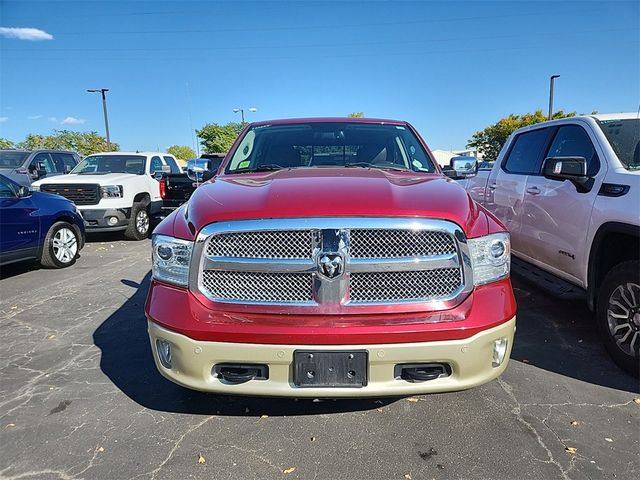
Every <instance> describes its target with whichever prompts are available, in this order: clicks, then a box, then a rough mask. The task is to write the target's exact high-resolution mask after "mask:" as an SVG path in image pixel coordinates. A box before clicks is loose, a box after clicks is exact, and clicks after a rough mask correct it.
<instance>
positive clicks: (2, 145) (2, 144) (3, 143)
mask: <svg viewBox="0 0 640 480" xmlns="http://www.w3.org/2000/svg"><path fill="white" fill-rule="evenodd" d="M15 146H16V145H15V144H14V143H13V142H12V141H11V140H7V139H6V138H0V149H7V148H15Z"/></svg>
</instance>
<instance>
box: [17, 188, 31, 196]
mask: <svg viewBox="0 0 640 480" xmlns="http://www.w3.org/2000/svg"><path fill="white" fill-rule="evenodd" d="M30 195H31V190H30V189H29V187H25V186H24V185H21V186H20V187H18V197H19V198H24V197H29V196H30Z"/></svg>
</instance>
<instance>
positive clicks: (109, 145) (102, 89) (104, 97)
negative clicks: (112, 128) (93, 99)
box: [87, 88, 111, 150]
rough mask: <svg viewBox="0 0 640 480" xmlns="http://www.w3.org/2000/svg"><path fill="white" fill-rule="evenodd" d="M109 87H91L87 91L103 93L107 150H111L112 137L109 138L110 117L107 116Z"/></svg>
mask: <svg viewBox="0 0 640 480" xmlns="http://www.w3.org/2000/svg"><path fill="white" fill-rule="evenodd" d="M108 91H109V89H108V88H96V89H89V90H87V92H89V93H98V92H100V93H101V94H102V110H103V111H104V129H105V130H106V131H107V150H111V139H110V138H109V117H108V116H107V96H106V95H105V94H106V92H108Z"/></svg>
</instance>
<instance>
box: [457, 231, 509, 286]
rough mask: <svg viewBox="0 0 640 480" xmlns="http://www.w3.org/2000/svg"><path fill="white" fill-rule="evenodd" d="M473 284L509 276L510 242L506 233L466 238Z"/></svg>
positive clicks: (482, 283)
mask: <svg viewBox="0 0 640 480" xmlns="http://www.w3.org/2000/svg"><path fill="white" fill-rule="evenodd" d="M467 244H468V245H469V253H470V254H471V266H472V268H473V283H474V285H484V284H485V283H490V282H495V281H496V280H500V279H502V278H506V277H508V276H509V269H510V268H511V244H510V242H509V234H508V233H506V232H505V233H492V234H491V235H485V236H484V237H478V238H470V239H468V240H467Z"/></svg>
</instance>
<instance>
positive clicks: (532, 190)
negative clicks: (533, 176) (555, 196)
mask: <svg viewBox="0 0 640 480" xmlns="http://www.w3.org/2000/svg"><path fill="white" fill-rule="evenodd" d="M527 193H530V194H531V195H538V194H540V189H539V188H538V187H529V188H527Z"/></svg>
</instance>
